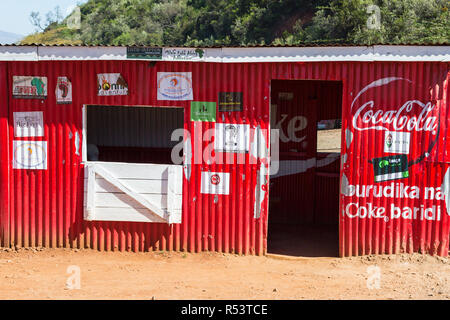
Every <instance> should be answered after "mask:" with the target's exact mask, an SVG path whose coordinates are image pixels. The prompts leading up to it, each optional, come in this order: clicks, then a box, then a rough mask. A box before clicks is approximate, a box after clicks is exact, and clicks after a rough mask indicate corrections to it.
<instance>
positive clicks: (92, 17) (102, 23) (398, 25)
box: [22, 0, 450, 46]
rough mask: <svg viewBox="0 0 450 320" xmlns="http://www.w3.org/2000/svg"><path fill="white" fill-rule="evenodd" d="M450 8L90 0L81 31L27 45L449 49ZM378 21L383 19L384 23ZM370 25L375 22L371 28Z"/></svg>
mask: <svg viewBox="0 0 450 320" xmlns="http://www.w3.org/2000/svg"><path fill="white" fill-rule="evenodd" d="M448 3H449V2H448V0H373V1H372V0H332V1H325V0H316V1H314V0H115V1H111V0H90V1H88V2H87V3H85V4H84V5H82V6H81V7H80V9H81V27H80V29H78V30H71V29H69V28H68V27H67V25H66V22H67V19H66V20H63V21H62V22H55V23H52V24H50V25H49V26H48V27H46V29H45V30H44V31H43V32H41V33H36V34H33V35H29V36H28V37H26V38H25V39H24V40H23V41H22V44H29V43H45V44H94V45H99V44H109V45H133V44H144V45H155V46H163V45H164V46H184V45H188V46H211V45H222V46H226V45H255V44H290V45H293V44H308V43H317V42H320V43H326V42H339V43H354V44H373V43H413V42H414V43H422V42H427V43H429V42H448V40H449V39H450V23H449V22H450V14H449V9H448V7H447V6H448ZM371 4H376V5H378V8H379V14H378V12H376V11H369V12H368V6H369V5H371ZM374 17H375V19H377V17H379V19H377V20H378V21H379V24H377V21H374V20H373V19H374ZM368 19H372V20H369V22H370V21H372V23H371V24H370V23H369V26H368ZM371 25H372V26H376V27H375V28H374V27H371Z"/></svg>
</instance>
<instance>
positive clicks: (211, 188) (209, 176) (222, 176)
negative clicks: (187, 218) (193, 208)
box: [201, 171, 230, 195]
mask: <svg viewBox="0 0 450 320" xmlns="http://www.w3.org/2000/svg"><path fill="white" fill-rule="evenodd" d="M201 193H206V194H224V195H228V194H230V173H228V172H209V171H208V172H202V181H201Z"/></svg>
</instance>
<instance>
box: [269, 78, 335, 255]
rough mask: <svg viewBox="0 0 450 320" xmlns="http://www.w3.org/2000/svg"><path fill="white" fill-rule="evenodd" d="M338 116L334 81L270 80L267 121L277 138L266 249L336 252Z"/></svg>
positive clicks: (305, 253)
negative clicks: (276, 156)
mask: <svg viewBox="0 0 450 320" xmlns="http://www.w3.org/2000/svg"><path fill="white" fill-rule="evenodd" d="M341 117H342V83H341V82H340V81H316V80H311V81H310V80H273V81H272V87H271V114H270V118H271V120H270V121H271V128H272V129H279V134H280V139H279V148H278V150H279V156H278V160H279V170H278V172H277V173H275V174H273V173H271V177H270V191H269V227H268V229H269V231H268V232H269V234H268V252H269V253H275V254H284V255H292V256H338V253H339V170H340V145H341V126H342V121H341ZM272 149H273V150H276V148H272ZM272 156H273V155H272ZM272 159H274V157H272ZM272 161H273V160H272Z"/></svg>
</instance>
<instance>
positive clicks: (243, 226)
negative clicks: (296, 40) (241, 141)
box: [0, 61, 450, 256]
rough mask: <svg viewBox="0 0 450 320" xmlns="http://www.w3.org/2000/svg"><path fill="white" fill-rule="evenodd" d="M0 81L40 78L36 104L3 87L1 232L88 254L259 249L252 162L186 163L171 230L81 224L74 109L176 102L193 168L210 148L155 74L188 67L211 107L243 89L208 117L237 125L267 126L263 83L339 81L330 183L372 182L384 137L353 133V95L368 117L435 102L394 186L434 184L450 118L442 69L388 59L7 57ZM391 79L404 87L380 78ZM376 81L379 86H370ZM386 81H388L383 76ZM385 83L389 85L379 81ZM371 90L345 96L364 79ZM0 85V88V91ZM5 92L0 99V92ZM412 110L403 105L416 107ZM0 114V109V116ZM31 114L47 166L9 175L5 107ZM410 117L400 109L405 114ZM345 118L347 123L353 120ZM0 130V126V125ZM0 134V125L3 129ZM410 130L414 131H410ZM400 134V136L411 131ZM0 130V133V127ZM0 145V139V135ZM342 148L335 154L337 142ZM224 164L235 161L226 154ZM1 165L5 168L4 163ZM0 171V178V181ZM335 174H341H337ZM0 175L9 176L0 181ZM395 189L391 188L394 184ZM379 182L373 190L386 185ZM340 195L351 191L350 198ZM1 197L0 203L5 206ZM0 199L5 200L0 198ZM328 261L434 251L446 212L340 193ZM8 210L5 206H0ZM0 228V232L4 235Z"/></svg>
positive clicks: (442, 239)
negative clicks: (333, 250)
mask: <svg viewBox="0 0 450 320" xmlns="http://www.w3.org/2000/svg"><path fill="white" fill-rule="evenodd" d="M5 69H6V63H5V64H1V65H0V71H2V72H1V75H0V84H4V82H5V81H4V78H2V77H3V74H6V70H5ZM7 69H8V70H7V78H6V80H7V81H11V80H12V76H14V75H16V76H17V75H33V76H46V77H48V97H47V99H45V100H35V99H13V98H12V94H11V91H12V90H11V86H10V85H9V86H8V95H7V96H8V99H9V111H5V109H6V108H5V106H6V104H4V103H3V102H2V105H1V106H0V131H1V130H2V128H4V126H5V121H6V119H5V112H9V150H8V151H9V154H8V152H5V148H4V146H3V147H1V148H0V159H1V160H2V166H1V168H2V169H1V173H0V177H1V179H2V180H1V185H2V186H5V185H8V186H10V190H11V192H10V196H9V197H8V196H7V195H5V192H3V190H4V188H2V193H1V199H2V211H3V212H4V213H5V212H9V217H10V223H9V227H8V226H6V225H5V223H6V221H5V220H4V219H2V221H1V222H2V228H3V230H5V228H6V230H8V231H9V237H10V240H9V241H8V240H7V242H6V243H5V244H6V245H7V244H8V243H10V244H11V245H12V246H14V245H17V246H48V247H89V248H93V249H98V250H134V251H146V250H186V251H192V252H198V251H203V250H211V251H219V252H234V253H239V254H264V253H265V252H266V247H267V217H268V213H267V210H266V209H265V208H266V207H267V192H266V193H265V198H264V200H263V202H262V208H263V209H262V211H261V212H260V213H259V214H260V216H259V217H257V218H255V217H254V214H255V212H254V210H255V205H256V204H255V200H256V199H255V191H254V190H255V187H256V186H257V181H258V176H257V174H258V172H259V169H260V168H261V160H260V159H258V160H257V162H256V163H250V155H248V154H247V155H245V156H244V157H245V159H244V160H245V164H238V165H231V164H215V163H210V164H208V163H202V164H192V166H191V168H190V176H189V179H186V176H185V178H184V182H183V183H184V186H183V187H184V189H183V190H184V197H183V218H182V220H183V223H182V224H180V225H171V226H169V225H166V224H156V223H155V224H154V223H124V222H86V221H84V220H83V212H82V211H83V210H82V207H83V199H82V197H83V193H84V190H83V170H82V167H83V165H82V163H81V159H82V158H81V151H80V150H81V146H80V145H79V143H80V139H79V138H81V137H82V105H83V104H92V105H128V106H132V105H151V106H180V107H184V108H185V111H186V112H185V116H184V117H185V118H184V119H185V128H186V129H188V130H189V132H190V133H191V142H192V144H191V148H192V150H193V161H194V162H195V160H196V159H200V158H201V157H202V153H203V150H204V149H205V148H207V147H208V145H209V144H210V143H211V141H201V136H202V135H203V133H204V132H205V131H206V130H207V129H211V128H213V127H214V123H212V122H191V121H190V115H189V112H188V111H189V105H190V102H182V101H180V102H173V101H172V102H171V101H159V100H157V90H156V73H157V72H162V71H174V72H192V75H193V90H194V101H216V102H217V95H218V92H220V91H226V92H243V93H244V110H243V111H242V112H218V113H217V122H223V123H246V124H250V125H251V126H252V127H253V128H255V127H258V126H259V127H260V128H262V129H267V128H268V127H269V104H270V84H271V80H272V79H285V80H289V79H320V80H337V81H342V83H343V96H342V102H343V124H342V128H343V129H342V132H343V134H342V146H343V148H342V154H341V156H342V157H343V160H342V170H341V189H342V190H344V191H345V190H347V189H345V188H343V187H342V185H344V186H345V187H346V186H355V185H374V182H373V176H374V171H373V164H371V163H370V162H369V161H370V160H372V159H373V158H376V157H381V156H383V150H382V149H383V147H382V145H383V144H384V132H383V131H385V130H378V129H373V130H372V129H367V130H363V131H358V130H356V129H355V128H354V124H353V121H352V119H353V117H354V116H355V110H356V109H357V107H358V106H360V100H359V99H365V101H371V100H373V101H375V103H376V107H377V108H378V109H377V110H382V111H385V110H390V109H392V108H399V106H401V105H402V104H403V103H404V102H405V99H406V100H409V99H419V100H421V101H435V102H436V103H437V105H438V108H437V109H435V110H434V111H433V113H434V112H437V111H436V110H438V109H439V110H440V111H439V112H438V113H436V114H439V115H440V119H441V127H440V128H441V131H440V135H441V138H439V142H438V143H437V144H436V145H435V146H434V148H432V150H431V151H430V152H429V153H428V157H426V159H425V160H423V161H420V163H418V164H414V165H412V166H411V170H410V177H409V178H407V179H402V180H400V181H401V182H404V183H407V184H410V185H417V186H419V188H421V189H423V188H425V187H426V186H433V187H438V186H439V187H440V186H441V185H442V183H443V180H444V175H445V173H446V171H447V169H448V165H447V161H448V159H447V157H448V154H449V153H448V151H447V146H446V144H445V141H446V138H447V136H448V134H447V128H448V124H449V121H450V120H449V119H450V117H446V115H447V112H448V100H447V95H448V84H447V83H448V70H449V68H448V63H393V62H377V63H371V62H367V63H363V62H358V63H357V62H342V63H341V62H326V63H247V64H245V63H242V64H231V63H230V64H220V63H200V62H198V63H191V62H158V63H156V65H155V64H150V63H148V62H135V61H121V62H117V61H84V62H80V61H78V62H10V63H8V68H7ZM97 73H121V75H122V76H123V77H124V79H125V80H126V81H127V83H128V86H129V94H128V95H127V96H114V97H100V96H97V77H96V74H97ZM59 76H67V77H68V78H69V79H70V80H71V82H72V85H73V103H72V104H69V105H57V104H56V101H55V87H56V80H57V77H59ZM395 77H397V78H403V79H407V80H405V81H403V80H400V79H396V80H393V79H391V78H395ZM382 79H385V80H382ZM386 79H388V80H386ZM389 79H390V80H392V81H390V80H389ZM374 81H378V82H375V84H374V85H373V86H372V87H370V88H369V89H366V90H365V91H364V92H362V93H361V94H360V96H359V98H358V99H357V102H356V103H354V104H353V106H352V103H353V100H354V99H355V96H357V95H358V93H359V92H361V90H363V88H365V87H366V86H367V85H369V84H370V83H373V82H374ZM0 87H1V88H2V89H1V90H4V87H5V86H4V85H1V86H0ZM2 96H3V97H5V96H4V95H2ZM416 107H417V106H414V108H416ZM6 110H8V109H6ZM17 111H43V112H44V124H45V136H44V137H43V138H28V140H33V139H34V140H45V141H47V142H48V169H47V170H17V169H11V168H10V166H5V165H4V163H5V160H6V159H8V160H7V162H8V164H10V163H11V160H12V156H11V153H12V140H25V138H13V136H14V128H13V123H12V117H13V112H17ZM412 113H414V114H415V115H417V116H418V115H419V114H420V111H417V110H415V109H414V110H412V111H411V112H410V114H412ZM361 121H362V118H358V117H357V119H356V124H358V123H362V122H361ZM2 126H3V127H2ZM3 130H4V129H3ZM413 131H414V130H413ZM413 131H411V132H413ZM1 132H2V133H3V132H4V131H1ZM433 137H434V136H433V135H432V134H431V133H430V132H423V131H421V132H416V133H414V132H413V134H411V139H412V140H411V153H412V155H415V154H417V155H419V156H420V154H422V152H421V151H423V150H424V149H427V148H428V146H429V145H430V143H429V141H430V140H431V141H432V140H433ZM0 139H2V140H1V142H2V145H3V144H4V143H5V141H6V139H5V137H4V135H3V134H2V135H1V138H0ZM344 146H345V147H344ZM233 157H234V158H235V160H237V159H238V155H236V154H234V155H233ZM5 167H6V168H5ZM202 171H211V172H229V173H230V178H231V185H230V195H229V196H224V195H208V194H202V193H201V192H200V181H201V179H200V177H201V172H202ZM8 173H9V174H8ZM344 176H345V178H344ZM8 179H10V181H8ZM394 182H395V183H397V182H399V181H394ZM389 183H390V182H382V183H381V184H379V185H388V184H389ZM350 194H351V193H350ZM8 200H9V201H8ZM4 201H6V203H4ZM340 201H341V204H340V212H339V213H338V212H336V213H335V214H339V216H340V254H341V255H342V256H348V255H358V254H369V253H393V252H402V251H406V252H412V251H422V252H430V253H437V254H440V255H446V254H447V252H448V228H449V223H448V211H446V210H444V209H443V208H445V207H446V203H445V201H444V200H436V199H435V200H433V202H430V201H429V200H427V201H426V200H424V198H423V197H422V198H419V199H407V200H405V199H392V198H389V197H384V198H373V197H372V198H371V196H368V197H358V196H356V195H350V196H349V195H348V193H347V194H346V193H345V192H342V194H341V199H340ZM349 203H356V204H364V205H368V204H369V203H370V204H372V205H378V206H383V207H384V208H388V207H389V206H390V205H392V203H395V204H396V205H398V206H408V205H411V206H414V207H419V208H420V206H421V205H430V204H432V203H436V204H437V203H439V204H440V206H441V210H442V211H441V212H442V214H441V217H440V218H441V219H440V220H439V221H437V220H435V221H428V220H427V221H424V220H420V219H419V220H417V219H416V220H415V219H407V218H405V219H403V218H400V219H380V218H377V217H373V216H371V217H370V218H368V217H360V216H355V217H353V216H352V215H351V214H350V215H348V214H346V213H345V208H346V206H347V205H348V204H349ZM8 206H9V208H8ZM2 218H3V216H2ZM5 235H6V234H5V232H4V233H3V237H4V239H6V236H5Z"/></svg>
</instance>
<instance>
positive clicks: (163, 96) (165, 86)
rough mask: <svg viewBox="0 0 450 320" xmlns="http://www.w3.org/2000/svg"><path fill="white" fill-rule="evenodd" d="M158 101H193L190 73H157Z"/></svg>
mask: <svg viewBox="0 0 450 320" xmlns="http://www.w3.org/2000/svg"><path fill="white" fill-rule="evenodd" d="M157 76H158V88H157V89H158V95H157V98H158V100H174V101H182V100H194V94H193V90H192V72H158V75H157Z"/></svg>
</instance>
